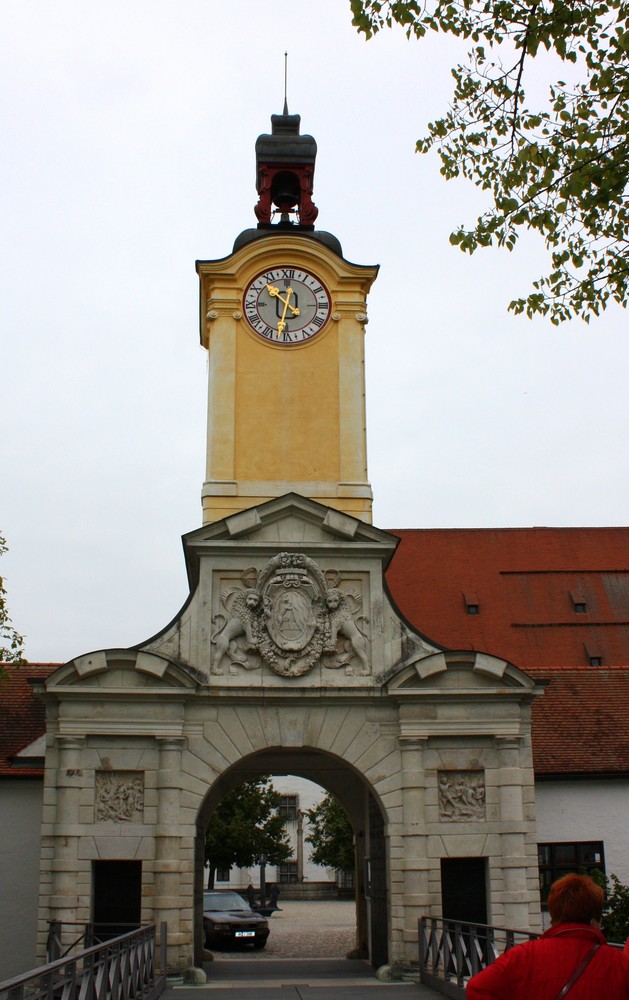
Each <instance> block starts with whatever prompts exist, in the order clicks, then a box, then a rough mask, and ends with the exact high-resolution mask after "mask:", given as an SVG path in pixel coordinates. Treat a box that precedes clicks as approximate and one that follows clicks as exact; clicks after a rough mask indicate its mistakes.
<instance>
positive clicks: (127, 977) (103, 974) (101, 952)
mask: <svg viewBox="0 0 629 1000" xmlns="http://www.w3.org/2000/svg"><path fill="white" fill-rule="evenodd" d="M78 940H80V938H79V939H78ZM76 943H77V942H76V941H75V944H76ZM49 945H50V936H49ZM53 947H54V946H53ZM156 957H157V956H156V940H155V926H154V925H149V926H146V927H140V928H139V929H137V930H134V931H129V932H127V933H126V934H121V935H119V936H118V937H115V938H112V939H111V940H109V941H105V942H104V943H101V944H97V945H95V946H93V947H90V948H85V949H84V950H83V951H77V952H72V954H68V953H66V954H65V955H64V957H62V958H58V959H57V960H56V961H53V962H49V963H48V964H47V965H42V966H40V967H39V968H38V969H31V970H30V971H29V972H26V973H24V974H23V975H21V976H17V977H16V978H14V979H7V980H6V981H5V982H3V983H0V1000H157V997H159V996H160V994H161V993H162V992H163V990H164V987H165V985H166V924H165V923H164V924H161V925H160V955H159V971H158V969H157V965H156Z"/></svg>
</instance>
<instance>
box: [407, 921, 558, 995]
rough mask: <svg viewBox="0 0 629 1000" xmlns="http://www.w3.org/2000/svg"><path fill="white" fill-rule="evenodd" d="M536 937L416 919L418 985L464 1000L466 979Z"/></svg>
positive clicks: (484, 925) (461, 924)
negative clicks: (417, 927) (500, 956)
mask: <svg viewBox="0 0 629 1000" xmlns="http://www.w3.org/2000/svg"><path fill="white" fill-rule="evenodd" d="M538 937H539V934H535V933H533V932H529V931H515V930H511V929H510V928H507V927H492V926H490V925H488V924H463V923H458V922H456V921H454V920H440V919H437V918H434V917H420V920H419V974H420V982H422V983H425V985H426V986H432V988H433V989H435V990H437V991H438V992H439V993H442V994H443V995H444V996H447V997H452V998H453V1000H464V998H465V984H466V983H467V981H468V979H470V978H471V977H472V976H473V975H475V974H476V973H477V972H480V970H481V969H484V968H485V966H487V965H491V964H492V962H495V961H496V959H497V958H498V956H499V955H502V954H503V952H505V951H509V949H510V948H513V947H514V945H516V944H523V943H524V942H525V941H534V940H535V939H536V938H538Z"/></svg>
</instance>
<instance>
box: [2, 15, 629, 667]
mask: <svg viewBox="0 0 629 1000" xmlns="http://www.w3.org/2000/svg"><path fill="white" fill-rule="evenodd" d="M285 51H288V53H289V57H288V104H289V109H290V111H291V113H299V114H300V115H301V116H302V122H301V126H302V132H305V133H310V134H312V135H314V136H315V138H316V140H317V144H318V149H319V152H318V157H317V166H316V173H315V190H314V201H315V203H316V204H317V206H318V207H319V218H318V220H317V226H318V228H321V229H326V230H328V231H330V232H333V233H334V234H335V235H336V236H337V237H338V238H339V239H340V241H341V244H342V247H343V252H344V256H345V257H346V258H347V259H349V260H350V261H353V262H355V263H359V264H380V275H379V277H378V280H377V282H376V283H375V285H374V286H373V289H372V291H371V295H370V300H369V324H368V327H367V338H366V365H367V421H368V423H367V433H368V454H369V475H370V480H371V483H372V486H373V490H374V523H375V524H376V525H377V526H378V527H381V528H396V527H422V528H430V527H501V526H528V525H562V526H563V525H565V526H570V525H592V526H595V525H620V524H624V523H626V516H627V515H626V501H627V494H628V487H629V470H628V464H627V444H626V442H627V438H628V432H629V407H627V402H626V399H627V390H626V382H627V375H626V373H627V361H628V360H629V337H628V336H627V315H626V313H625V312H624V311H623V310H621V309H618V308H616V307H613V308H610V309H608V310H607V312H606V313H605V314H604V315H603V316H602V317H601V318H600V319H599V320H597V321H593V323H592V324H590V326H589V327H588V326H586V325H585V324H584V323H583V322H582V321H575V322H573V323H569V324H564V325H562V326H561V327H559V328H558V329H556V328H555V327H553V326H551V324H550V322H549V321H546V320H544V319H536V320H534V321H530V320H527V319H525V318H522V317H513V316H512V315H511V314H509V313H508V312H507V305H508V302H509V301H510V299H511V298H513V297H515V296H518V295H524V294H525V293H526V292H527V291H528V290H529V288H530V284H531V281H533V280H534V279H535V278H536V277H538V276H539V275H540V274H542V273H544V271H545V267H546V254H545V251H544V248H543V245H542V244H541V242H540V241H539V240H538V239H537V238H536V237H534V236H525V237H524V238H523V239H522V240H521V242H520V244H519V245H518V247H517V249H516V251H514V253H512V254H508V253H506V251H499V250H485V251H480V252H478V253H477V254H475V255H474V256H473V257H471V258H470V257H468V256H465V255H463V254H462V253H461V252H460V250H458V249H456V248H453V247H451V246H450V245H449V242H448V236H449V233H450V232H451V230H452V229H454V228H455V227H456V226H457V225H458V224H459V223H462V222H469V223H471V222H473V220H474V219H475V218H476V215H477V214H478V213H479V212H480V211H482V209H483V207H484V206H485V204H486V203H485V202H484V201H483V196H482V195H481V194H480V193H479V192H478V191H476V189H475V188H473V187H472V186H470V185H469V184H467V183H465V182H463V181H460V182H459V181H456V182H447V183H446V182H445V181H444V179H443V178H442V177H441V176H440V173H439V163H438V160H437V158H436V155H434V156H433V155H431V156H419V155H418V154H416V153H415V141H416V140H417V138H419V137H420V136H421V135H422V134H423V133H424V131H425V128H426V124H427V123H428V122H429V121H431V120H433V119H434V118H436V117H438V116H439V115H440V114H441V113H442V112H443V111H444V109H445V108H446V107H447V104H448V100H449V96H450V92H451V76H450V68H451V66H452V65H453V63H454V62H455V61H456V60H457V59H458V58H460V57H461V55H462V54H463V53H462V51H461V49H460V47H459V48H457V45H456V43H453V42H452V41H451V40H448V39H441V38H438V37H434V38H431V39H429V40H428V41H427V42H426V43H423V44H421V45H420V44H418V43H417V42H416V41H407V40H406V38H405V37H404V35H403V33H402V32H401V31H399V30H395V31H386V32H383V33H381V34H379V35H378V36H377V37H376V38H375V39H373V40H371V41H369V42H367V41H365V39H364V37H363V36H359V35H358V34H357V33H356V31H355V29H354V28H353V27H352V25H351V14H350V9H349V2H347V0H266V2H265V3H263V4H262V3H259V2H258V0H239V2H229V3H218V2H213V0H178V2H177V3H174V2H172V0H152V2H151V3H148V2H147V0H108V2H107V3H104V2H102V0H96V2H91V3H85V2H84V0H55V2H54V3H44V2H42V0H39V2H32V0H5V3H4V5H3V9H2V33H1V38H0V95H1V96H0V134H1V135H2V137H3V138H2V152H1V153H0V171H1V175H0V191H1V195H0V197H1V198H2V202H3V204H2V212H1V216H2V223H1V227H0V228H1V232H0V255H1V264H2V270H1V275H0V282H1V285H2V294H1V297H0V366H1V368H0V370H1V372H2V392H3V405H2V432H1V434H0V469H1V470H2V473H3V477H2V492H1V494H0V495H1V498H2V502H1V504H0V530H1V531H2V532H4V534H5V535H6V538H7V541H8V543H9V546H10V552H9V554H8V555H6V556H5V557H3V559H2V566H1V567H0V572H1V573H2V575H3V576H4V577H5V580H6V587H7V590H8V602H9V611H10V614H11V617H12V619H13V622H14V625H15V626H16V627H17V628H18V629H19V631H20V632H21V633H23V634H24V635H25V636H26V655H27V657H28V659H29V660H31V661H63V660H67V659H70V658H71V657H73V656H76V655H80V654H81V653H84V652H88V651H91V650H95V649H99V648H103V647H125V646H129V645H135V644H137V643H140V642H142V641H143V640H145V639H147V638H148V637H149V636H151V635H153V634H154V633H156V632H158V631H159V630H161V628H162V627H164V626H165V625H166V624H167V623H168V622H169V621H170V620H171V619H172V618H173V617H174V616H175V614H176V613H177V611H178V609H179V608H180V607H181V605H182V604H183V603H184V600H185V598H186V596H187V592H188V588H187V582H186V575H185V570H184V562H183V555H182V548H181V535H182V534H184V533H185V532H187V531H191V530H193V529H194V528H197V527H199V526H200V524H201V500H200V493H201V486H202V483H203V478H204V472H205V421H206V383H207V364H206V356H205V352H204V351H203V349H202V348H201V347H200V344H199V333H198V279H197V276H196V273H195V268H194V262H195V260H196V259H212V258H220V257H223V256H226V255H227V254H229V253H230V252H231V249H232V245H233V241H234V238H235V237H236V236H237V234H238V233H239V232H241V231H242V230H243V229H246V228H250V227H251V226H254V225H255V222H256V220H255V217H254V214H253V206H254V204H255V202H256V200H257V196H256V191H255V152H254V145H255V140H256V137H257V136H258V135H259V134H260V133H262V132H268V131H270V116H271V114H273V113H281V110H282V106H283V101H284V52H285Z"/></svg>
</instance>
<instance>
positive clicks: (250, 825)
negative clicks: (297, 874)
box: [205, 776, 292, 889]
mask: <svg viewBox="0 0 629 1000" xmlns="http://www.w3.org/2000/svg"><path fill="white" fill-rule="evenodd" d="M280 800H281V795H280V793H279V792H277V791H276V790H275V788H274V787H273V785H272V783H271V779H270V778H269V777H268V776H261V777H259V778H252V779H251V780H250V781H243V783H242V784H241V785H239V786H238V787H237V788H234V789H233V791H231V792H229V793H228V794H227V795H226V796H225V798H224V799H223V800H222V801H221V802H220V803H219V805H218V806H217V808H216V809H215V811H214V813H213V814H212V818H211V820H210V823H209V826H208V828H207V831H206V834H205V862H206V864H208V865H209V866H210V872H209V878H208V888H210V889H211V888H213V886H214V875H215V872H216V869H217V868H232V867H233V866H234V865H236V866H237V867H239V868H248V867H250V866H251V865H257V864H259V862H260V858H261V857H262V855H266V860H267V863H268V864H271V865H279V864H282V863H283V862H284V861H288V859H289V858H290V857H291V854H292V851H291V847H290V844H289V842H288V837H287V834H286V820H285V819H284V817H282V816H280V815H279V813H278V811H277V810H278V806H279V804H280Z"/></svg>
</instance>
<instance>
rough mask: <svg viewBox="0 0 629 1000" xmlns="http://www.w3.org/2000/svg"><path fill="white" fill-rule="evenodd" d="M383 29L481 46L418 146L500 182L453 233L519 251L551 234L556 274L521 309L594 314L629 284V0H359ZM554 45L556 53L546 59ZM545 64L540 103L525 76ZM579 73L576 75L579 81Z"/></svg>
mask: <svg viewBox="0 0 629 1000" xmlns="http://www.w3.org/2000/svg"><path fill="white" fill-rule="evenodd" d="M350 3H351V8H352V13H353V23H354V24H355V25H356V27H357V28H358V30H359V31H361V32H364V33H365V35H366V36H367V37H370V36H371V35H373V34H374V33H376V32H377V31H379V30H380V29H381V28H383V27H385V26H391V25H392V24H393V23H395V22H397V23H398V24H399V25H401V26H402V27H403V28H404V29H405V31H406V33H407V35H408V36H409V37H412V36H414V37H415V38H417V39H421V38H423V37H424V36H426V35H427V34H428V32H430V31H435V32H442V33H446V34H450V35H454V36H457V37H460V38H463V39H466V40H469V42H470V43H471V49H470V51H469V53H468V58H467V62H466V64H464V65H461V64H459V65H457V66H455V67H454V68H453V69H452V75H453V77H454V94H453V99H452V104H451V107H450V110H449V111H448V112H447V113H446V114H445V115H444V116H443V117H442V118H439V119H438V120H437V121H435V122H431V123H430V124H429V125H428V134H427V135H426V136H425V137H423V138H421V139H420V140H419V141H418V143H417V149H418V151H419V152H421V153H427V152H429V151H430V150H431V149H433V148H436V149H437V151H438V153H439V156H440V158H441V173H442V174H443V175H444V176H445V177H446V178H447V179H451V178H453V177H459V176H461V177H465V178H468V179H470V180H471V181H473V183H474V184H476V185H477V186H478V187H480V188H482V189H483V190H485V191H487V192H489V193H490V194H491V196H492V198H493V206H492V207H491V208H490V209H488V211H486V212H485V213H484V214H483V215H481V216H480V217H479V218H478V219H477V221H476V224H475V225H474V226H473V227H472V228H466V227H465V226H460V227H459V228H458V229H457V230H456V231H455V232H453V233H452V234H451V236H450V241H451V243H453V244H454V245H456V246H458V247H460V249H461V250H464V251H467V252H469V253H473V252H474V251H475V250H476V249H478V247H484V246H495V245H498V246H501V247H506V248H507V249H508V250H512V249H513V248H514V246H515V244H516V242H517V239H518V236H519V233H520V231H521V230H522V229H531V230H534V231H536V232H538V233H540V234H541V236H542V237H543V239H544V241H545V244H546V247H547V248H548V250H549V252H550V261H551V266H550V269H549V272H548V274H546V275H545V276H543V277H541V278H539V280H538V281H536V282H534V283H533V290H532V291H531V292H530V293H529V294H528V296H526V297H524V298H518V299H516V300H514V301H513V302H511V304H510V306H509V308H510V309H511V310H513V312H514V313H526V314H527V315H528V316H533V315H534V314H536V313H537V314H543V315H548V316H549V318H550V319H551V321H552V322H553V323H555V324H558V323H559V322H561V321H563V320H566V319H569V318H571V317H573V316H581V317H582V318H583V319H584V320H585V321H586V322H587V321H589V319H590V317H591V316H593V315H594V316H597V315H599V313H600V311H601V310H602V309H604V308H605V307H606V306H607V305H608V303H609V302H610V301H615V302H618V303H620V304H621V305H623V306H625V305H626V302H627V296H628V291H629V285H628V282H629V214H628V209H627V185H628V180H629V136H628V123H629V63H628V58H627V57H628V53H629V2H627V0H350ZM546 53H551V54H552V55H553V56H554V58H552V59H551V58H548V57H546V58H544V55H545V54H546ZM534 60H536V62H535V66H534V71H535V78H534V81H531V82H532V83H533V82H534V84H535V90H536V92H537V90H538V85H539V83H540V79H541V76H542V74H548V73H549V72H550V76H551V77H554V76H559V75H561V76H562V77H564V76H565V77H566V79H553V80H549V81H548V84H547V89H546V86H544V88H543V89H544V91H545V93H544V96H543V97H542V98H541V99H540V100H539V101H535V100H534V101H533V102H532V103H531V104H529V103H528V102H527V97H526V93H525V82H527V80H528V77H530V76H531V75H532V69H533V67H532V66H531V63H532V61H534ZM571 80H572V82H571Z"/></svg>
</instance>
